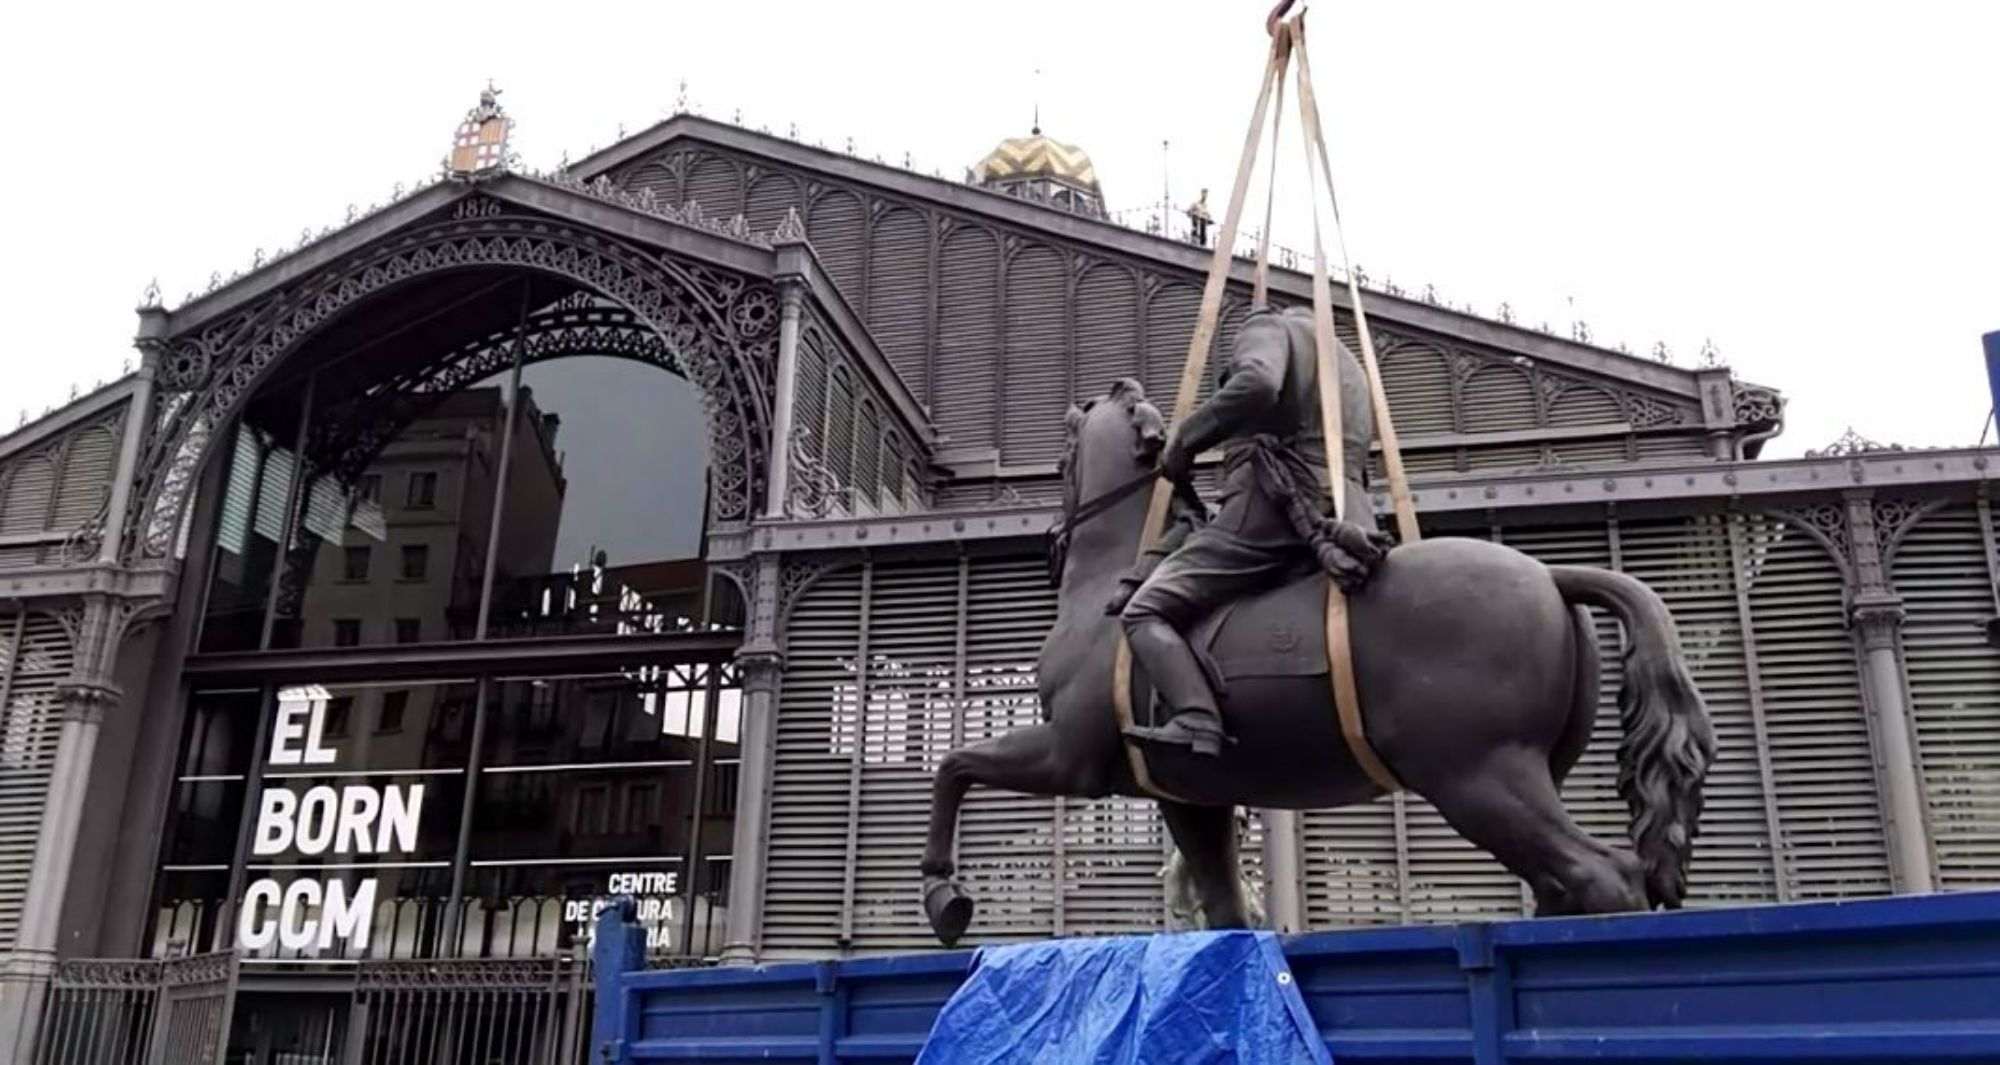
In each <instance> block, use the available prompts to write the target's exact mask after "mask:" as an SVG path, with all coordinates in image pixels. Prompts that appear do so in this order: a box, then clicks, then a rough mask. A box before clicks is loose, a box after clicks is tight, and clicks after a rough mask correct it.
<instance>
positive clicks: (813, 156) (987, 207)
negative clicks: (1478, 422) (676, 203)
mask: <svg viewBox="0 0 2000 1065" xmlns="http://www.w3.org/2000/svg"><path fill="white" fill-rule="evenodd" d="M681 143H690V144H693V143H699V144H706V145H712V146H716V147H720V148H724V149H727V150H728V151H730V152H733V153H737V154H739V155H742V156H745V157H751V158H757V159H762V160H767V161H769V162H770V163H773V164H778V165H782V166H784V167H788V168H794V169H798V170H803V171H807V172H810V173H813V174H816V175H821V176H824V177H826V178H829V179H834V180H838V181H841V182H846V183H852V184H854V185H860V186H867V187H869V188H871V189H874V190H879V191H881V192H884V193H891V194H894V195H896V196H898V197H904V198H908V199H910V200H913V201H916V202H920V203H924V204H928V205H933V206H936V207H940V208H946V209H950V210H955V211H962V212H966V213H968V214H973V215H978V216H982V217H985V218H989V219H992V220H993V221H995V222H998V223H1004V224H1005V225H1007V226H1009V227H1017V228H1019V229H1021V230H1025V231H1029V232H1033V233H1038V234H1042V235H1046V236H1048V237H1050V238H1054V239H1057V240H1060V241H1063V242H1066V243H1070V244H1073V245H1076V246H1080V247H1084V248H1088V249H1090V250H1092V251H1095V252H1098V253H1100V254H1104V255H1107V256H1115V257H1119V258H1126V259H1131V260H1137V261H1142V262H1145V263H1148V264H1151V265H1155V266H1158V267H1161V268H1165V269H1168V270H1174V271H1180V272H1185V273H1188V274H1192V275H1196V276H1200V275H1203V274H1205V273H1206V271H1207V269H1208V265H1209V258H1210V253H1209V252H1208V250H1206V249H1203V248H1199V247H1195V246H1191V245H1189V244H1186V243H1184V242H1181V241H1178V240H1171V239H1167V238H1164V237H1160V236H1156V235H1154V234H1150V233H1144V232H1140V231H1138V230H1133V229H1128V228H1126V227H1125V226H1122V225H1119V224H1117V223H1115V222H1110V221H1106V220H1101V219H1095V218H1090V217H1086V216H1083V215H1078V214H1074V213H1071V212H1067V211H1062V210H1058V209H1054V208H1051V207H1045V206H1042V205H1040V204H1036V203H1033V202H1030V201H1026V200H1022V199H1019V198H1016V197H1012V196H1006V195H1003V194H1000V193H997V192H993V191H990V190H987V189H983V188H979V187H976V186H972V185H967V184H964V183H961V182H956V181H950V180H945V179H940V178H937V177H932V176H929V175H925V174H921V173H917V172H915V171H912V170H905V169H902V168H898V167H894V166H889V165H886V164H883V163H876V162H870V161H868V160H864V159H860V158H856V157H854V156H849V155H844V154H841V153H837V152H832V151H828V150H826V149H823V148H816V147H812V146H810V145H806V144H801V143H798V142H796V141H791V140H786V139H784V138H782V137H777V136H773V135H771V134H768V133H759V132H756V131H753V130H749V129H744V128H742V127H738V126H733V125H729V124H727V123H723V122H718V121H715V120H712V119H708V118H702V117H699V116H695V115H689V114H680V115H675V116H673V117H671V118H668V119H666V120H664V121H661V122H659V123H656V124H654V125H653V126H651V127H648V128H647V129H644V130H641V131H639V132H638V133H635V134H633V135H631V136H629V137H627V138H625V139H624V140H622V141H619V142H618V143H616V144H614V145H611V146H610V147H607V148H604V149H602V150H599V151H597V152H594V153H592V154H591V155H589V156H588V157H586V158H584V159H583V160H581V161H580V162H577V163H575V164H573V167H572V169H573V170H574V171H575V172H576V173H577V174H578V175H580V176H582V177H584V178H585V179H594V178H597V177H600V176H609V175H612V174H614V173H616V172H618V171H620V170H621V169H623V168H626V167H629V166H631V165H633V164H635V163H643V162H644V161H645V160H647V159H649V158H651V157H655V156H658V155H660V154H661V153H662V152H663V151H666V150H668V149H670V148H672V147H674V146H676V145H677V144H681ZM1252 270H1253V264H1252V263H1250V262H1249V261H1247V260H1245V259H1241V258H1238V259H1237V260H1236V261H1234V262H1233V263H1231V276H1232V279H1233V280H1235V281H1237V282H1239V283H1241V284H1243V285H1248V284H1249V283H1250V280H1251V273H1252ZM1271 287H1272V290H1273V291H1274V292H1277V293H1280V294H1283V295H1289V296H1291V297H1292V298H1294V299H1296V300H1299V301H1310V300H1311V298H1312V290H1311V276H1310V275H1309V274H1306V273H1303V272H1301V271H1297V270H1291V269H1286V268H1284V267H1281V266H1278V265H1277V264H1273V266H1272V270H1271ZM1333 301H1334V305H1335V306H1336V307H1339V308H1346V307H1347V305H1348V300H1347V294H1346V292H1345V290H1344V289H1343V288H1341V287H1340V286H1335V288H1334V290H1333ZM1368 313H1369V316H1370V318H1371V319H1375V320H1378V321H1379V322H1380V323H1382V324H1384V325H1390V324H1393V325H1400V326H1403V327H1405V328H1409V329H1416V330H1421V331H1423V332H1426V333H1430V334H1434V335H1436V336H1438V337H1441V338H1449V339H1452V340H1462V341H1466V342H1470V343H1474V344H1479V345H1482V346H1485V347H1489V348H1494V349H1498V350H1501V351H1506V352H1509V353H1512V354H1519V355H1525V356H1528V357H1529V358H1532V359H1535V360H1538V361H1542V362H1546V363H1549V364H1551V365H1555V366H1561V367H1566V368H1569V369H1574V370H1579V371H1583V372H1586V373H1588V374H1591V375H1594V376H1599V377H1604V378H1609V379H1612V380H1615V381H1618V382H1623V383H1626V384H1631V385H1637V386H1641V387H1644V388H1647V389H1652V390H1656V391H1660V392H1667V393H1677V394H1680V395H1684V396H1688V397H1694V396H1696V395H1698V393H1699V387H1698V386H1697V384H1696V377H1697V374H1698V371H1696V370H1692V369H1686V368H1682V367H1677V366H1671V365H1666V364H1663V363H1660V362H1657V361H1654V360H1651V359H1646V358H1641V357H1639V356H1635V355H1631V354H1628V353H1625V352H1619V351H1614V350H1611V349H1608V348H1603V347H1599V346H1596V345H1593V344H1588V343H1583V342H1580V341H1576V340H1572V339H1567V338H1563V337H1557V336H1551V335H1549V334H1546V333H1541V332H1537V331H1535V330H1533V329H1528V328H1524V327H1522V326H1520V325H1517V324H1513V323H1508V322H1498V321H1494V320H1492V319H1488V318H1483V317H1480V316H1478V315H1475V314H1471V313H1467V312H1464V311H1459V310H1455V309H1453V308H1450V307H1444V306H1440V305H1436V304H1432V303H1427V302H1424V301H1423V300H1420V299H1410V298H1406V297H1404V296H1401V295H1396V294H1391V293H1387V292H1381V291H1377V290H1374V289H1370V290H1368Z"/></svg>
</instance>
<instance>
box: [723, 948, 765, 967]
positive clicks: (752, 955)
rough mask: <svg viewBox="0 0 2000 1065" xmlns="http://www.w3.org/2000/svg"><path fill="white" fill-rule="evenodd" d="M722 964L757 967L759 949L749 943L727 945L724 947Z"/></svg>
mask: <svg viewBox="0 0 2000 1065" xmlns="http://www.w3.org/2000/svg"><path fill="white" fill-rule="evenodd" d="M722 964H724V965H755V964H757V948H755V947H752V946H751V945H750V944H748V943H725V944H723V945H722Z"/></svg>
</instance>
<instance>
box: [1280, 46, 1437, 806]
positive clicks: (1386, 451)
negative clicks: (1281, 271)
mask: <svg viewBox="0 0 2000 1065" xmlns="http://www.w3.org/2000/svg"><path fill="white" fill-rule="evenodd" d="M1285 32H1286V34H1287V35H1288V36H1289V37H1290V38H1291V40H1292V50H1293V52H1295V53H1296V54H1297V55H1298V57H1299V127H1300V130H1301V136H1302V137H1304V139H1305V156H1306V188H1307V189H1308V190H1309V191H1310V192H1311V193H1312V218H1313V278H1312V296H1313V342H1314V343H1313V346H1314V348H1315V352H1314V354H1315V355H1316V356H1317V358H1318V360H1319V412H1320V421H1321V424H1322V426H1323V427H1324V428H1323V431H1324V433H1325V434H1326V475H1327V484H1328V485H1329V486H1330V489H1331V491H1332V493H1333V514H1334V517H1336V518H1342V519H1344V518H1345V517H1346V509H1347V507H1346V498H1347V493H1346V491H1345V490H1344V486H1345V484H1346V481H1347V477H1346V471H1345V469H1344V468H1343V467H1344V466H1345V465H1346V462H1347V445H1346V439H1345V436H1344V434H1343V431H1342V430H1343V426H1342V425H1341V409H1340V377H1339V376H1338V371H1337V369H1336V367H1337V365H1338V364H1337V363H1335V362H1334V359H1333V346H1334V344H1335V343H1336V342H1337V341H1336V339H1335V337H1334V332H1333V293H1332V291H1331V286H1330V285H1329V284H1328V283H1327V277H1326V245H1325V242H1324V241H1322V240H1321V239H1320V228H1319V188H1318V185H1319V179H1320V178H1321V177H1324V178H1325V179H1326V191H1327V197H1328V199H1329V200H1331V199H1332V198H1333V168H1332V167H1331V166H1330V165H1328V164H1327V158H1326V140H1325V138H1324V137H1323V136H1322V133H1321V127H1320V119H1319V100H1318V99H1317V98H1316V97H1315V96H1314V95H1313V84H1312V66H1311V64H1309V63H1307V62H1306V38H1305V16H1304V15H1303V14H1302V15H1300V16H1298V17H1297V18H1294V19H1292V20H1290V21H1289V22H1287V23H1285ZM1315 162H1317V163H1318V164H1319V166H1318V167H1315V166H1314V165H1313V164H1314V163H1315ZM1333 226H1334V233H1335V239H1336V240H1338V241H1339V242H1340V249H1341V258H1342V260H1343V262H1342V264H1341V265H1342V267H1343V268H1344V269H1345V270H1346V272H1347V296H1348V299H1349V300H1350V301H1351V302H1352V304H1353V307H1354V324H1355V328H1356V329H1357V330H1359V332H1360V334H1361V352H1362V364H1361V369H1362V375H1363V376H1364V377H1366V378H1367V379H1368V386H1369V387H1368V391H1369V399H1370V402H1371V403H1372V405H1373V406H1374V408H1375V421H1376V424H1377V426H1378V429H1377V433H1378V435H1380V436H1381V438H1382V455H1383V466H1384V467H1385V472H1387V473H1388V474H1389V484H1390V494H1391V496H1392V497H1393V498H1394V499H1395V500H1396V531H1397V533H1398V534H1399V535H1401V537H1402V538H1403V542H1404V543H1406V544H1407V543H1414V542H1416V539H1417V537H1418V535H1419V533H1418V531H1417V515H1416V510H1415V508H1414V507H1413V506H1411V505H1410V500H1409V488H1408V486H1407V485H1406V484H1404V481H1403V461H1402V455H1401V454H1399V453H1398V450H1397V446H1396V428H1395V425H1394V424H1393V423H1392V422H1391V421H1390V418H1389V399H1388V396H1387V395H1386V394H1384V392H1383V390H1382V374H1381V371H1380V369H1379V368H1378V367H1377V365H1376V362H1375V340H1374V338H1373V337H1371V336H1370V335H1369V332H1368V317H1367V312H1365V311H1363V310H1362V309H1361V286H1360V284H1359V283H1357V282H1356V281H1355V278H1354V264H1353V263H1352V262H1351V261H1345V260H1346V259H1347V237H1346V235H1345V234H1344V233H1342V232H1341V225H1340V214H1339V209H1338V207H1337V206H1336V208H1335V211H1334V219H1333ZM1348 620H1349V618H1348V609H1347V594H1346V593H1345V592H1343V591H1341V590H1340V585H1339V583H1338V582H1336V581H1335V580H1334V579H1333V578H1332V577H1331V576H1329V577H1328V578H1327V582H1326V661H1327V671H1328V673H1329V674H1330V675H1331V678H1332V682H1333V706H1334V712H1335V713H1336V715H1337V716H1338V717H1339V718H1340V735H1341V738H1343V739H1345V740H1346V741H1347V749H1348V751H1349V752H1350V753H1351V754H1353V755H1354V760H1355V761H1356V762H1357V763H1359V764H1360V766H1361V769H1362V771H1363V772H1365V773H1367V774H1368V779H1370V780H1372V781H1374V782H1375V786H1376V787H1379V788H1381V789H1382V790H1384V791H1387V792H1391V793H1394V792H1398V791H1401V790H1403V783H1402V781H1400V780H1398V779H1396V774H1395V773H1394V772H1392V771H1391V770H1390V769H1389V765H1388V763H1386V762H1384V761H1383V760H1382V756H1381V755H1379V754H1377V753H1376V752H1375V745H1374V744H1372V743H1369V742H1368V733H1367V728H1366V726H1365V723H1364V722H1363V721H1362V719H1361V691H1360V687H1359V686H1358V685H1357V684H1356V683H1355V680H1354V643H1353V640H1352V638H1351V637H1352V633H1351V631H1350V628H1349V624H1348Z"/></svg>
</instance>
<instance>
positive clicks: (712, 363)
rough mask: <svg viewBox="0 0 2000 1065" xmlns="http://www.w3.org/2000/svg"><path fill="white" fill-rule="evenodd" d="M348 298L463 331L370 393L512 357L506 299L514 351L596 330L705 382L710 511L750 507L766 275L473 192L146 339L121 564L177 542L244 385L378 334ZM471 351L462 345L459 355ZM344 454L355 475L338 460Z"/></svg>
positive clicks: (762, 389) (558, 346)
mask: <svg viewBox="0 0 2000 1065" xmlns="http://www.w3.org/2000/svg"><path fill="white" fill-rule="evenodd" d="M510 276H513V277H518V278H521V279H524V288H525V294H524V293H523V290H522V288H516V289H515V291H514V292H512V293H504V292H501V291H500V290H501V289H502V288H504V287H507V286H505V285H504V284H503V282H505V281H506V280H507V279H508V278H509V277H510ZM412 297H414V298H412ZM524 301H525V303H524ZM510 305H512V307H511V308H510ZM362 308H368V309H371V310H373V311H377V312H382V313H383V315H384V317H387V318H390V319H392V320H393V323H394V324H393V325H390V326H389V327H388V328H390V329H404V330H422V331H424V332H427V333H433V334H435V333H440V332H444V333H449V331H450V330H452V329H454V328H455V329H457V330H458V331H459V332H460V334H461V335H459V336H456V337H450V338H449V340H448V342H447V344H446V347H447V351H446V353H445V354H443V355H440V356H437V357H435V358H434V359H433V360H431V361H430V362H428V363H427V362H425V361H424V360H422V359H418V360H415V361H414V364H408V365H396V366H392V367H389V369H391V370H392V371H394V372H391V373H387V374H384V375H383V376H382V378H381V379H379V380H374V381H371V382H370V383H369V387H370V388H373V389H397V388H403V387H407V386H409V385H412V384H417V383H421V382H423V381H425V380H429V381H431V382H432V383H433V385H437V384H448V383H450V382H451V381H453V380H454V379H456V378H458V377H460V376H463V375H473V376H472V378H471V379H476V377H477V375H478V374H479V373H480V371H481V368H482V358H481V355H480V353H485V354H484V358H485V359H486V362H485V363H484V366H485V368H487V369H490V368H491V366H492V361H493V360H497V359H501V358H506V357H510V355H509V353H508V352H507V350H506V346H505V344H504V343H495V341H496V340H499V339H501V338H508V339H511V337H510V334H516V333H519V332H522V328H521V325H520V323H518V322H516V321H512V320H509V319H512V318H514V317H516V316H515V315H510V314H507V313H505V311H506V310H508V309H516V310H524V311H525V312H526V315H527V323H526V324H527V325H530V326H532V327H533V328H532V330H528V331H526V335H527V336H529V337H532V338H533V339H532V341H531V342H530V345H529V348H528V349H527V350H531V351H534V352H535V353H536V356H537V357H542V356H545V355H548V354H551V353H561V352H565V351H569V350H576V349H578V348H581V347H588V346H592V345H594V344H596V343H600V342H601V343H602V344H603V345H604V346H605V347H606V348H607V349H609V350H606V351H604V352H602V353H603V354H612V355H621V356H624V357H631V358H640V359H644V360H646V361H654V362H656V363H663V364H667V365H668V366H669V368H671V369H674V370H676V371H678V372H680V373H682V374H683V375H685V376H686V377H687V379H688V380H690V381H691V382H693V383H694V384H695V385H696V386H697V387H698V388H699V389H700V390H701V394H702V397H703V401H704V406H705V408H706V413H707V420H708V436H709V450H710V460H711V464H712V468H713V470H714V482H713V486H712V492H713V497H712V514H713V517H714V519H715V520H717V521H720V522H731V521H742V520H747V519H748V518H749V517H750V515H752V514H753V513H754V512H755V508H756V507H757V505H758V503H759V501H760V498H761V493H762V490H763V483H762V478H763V469H764V456H765V453H766V448H767V441H768V437H769V425H770V395H771V388H770V376H771V373H772V369H773V367H774V364H775V361H776V350H777V336H776V334H777V328H776V327H777V319H778V296H777V291H776V288H775V286H774V285H773V284H772V283H770V282H769V281H767V280H764V279H760V278H754V277H751V276H747V275H744V274H741V273H737V272H734V271H730V270H726V269H722V268H718V267H714V266H710V265H706V264H701V263H695V262H690V261H684V260H680V259H677V258H673V257H669V256H665V255H661V254H659V253H657V252H653V251H650V250H647V249H644V248H641V247H639V246H636V245H633V244H630V243H627V242H624V241H621V240H618V239H616V238H612V237H608V236H606V235H605V234H603V233H601V232H598V231H595V230H593V229H590V228H587V227H583V226H580V225H577V224H575V223H572V222H568V221H564V220H559V219H552V218H548V217H541V216H536V215H532V214H527V213H525V212H521V211H520V210H519V209H518V208H513V207H511V206H509V205H503V203H502V202H501V201H498V200H494V199H489V198H484V197H474V198H470V199H463V200H460V201H458V202H457V203H456V204H454V205H453V206H452V207H451V208H450V209H449V211H448V213H447V215H446V216H445V217H439V218H434V219H431V220H427V221H424V222H422V223H420V224H417V225H415V226H412V227H410V228H408V229H406V230H403V231H401V232H399V233H397V234H395V235H393V236H392V237H390V238H389V239H386V240H382V241H379V242H377V243H375V244H373V245H371V246H368V247H366V248H363V249H359V250H357V252H356V253H355V254H352V255H350V256H347V257H346V258H344V259H341V260H339V261H338V262H336V263H334V264H333V265H331V266H329V267H328V268H326V269H322V270H318V271H315V272H313V273H310V274H308V275H306V276H303V277H301V278H300V279H299V280H297V281H296V282H293V283H290V284H287V285H284V286H282V287H278V288H274V289H271V290H268V291H266V292H264V293H263V294H261V295H259V296H257V297H255V298H254V299H251V300H248V301H247V302H244V303H243V304H242V305H240V306H236V307H231V308H229V309H228V310H227V311H226V313H216V314H213V315H210V316H204V317H203V319H201V320H199V321H198V322H195V323H192V324H190V325H187V326H179V325H176V326H175V327H174V331H173V332H170V333H169V334H168V335H166V336H163V337H159V338H151V339H148V340H146V341H145V343H147V344H149V345H151V346H153V347H154V348H156V349H157V351H158V352H159V382H158V388H159V392H158V398H157V400H156V404H155V407H156V417H155V420H154V424H153V426H152V431H151V433H150V434H149V436H148V439H147V441H146V444H145V449H144V452H143V454H142V456H141V460H140V467H139V470H138V477H137V481H136V484H135V491H134V492H133V493H132V502H131V503H130V505H129V506H128V508H127V513H126V514H125V515H124V518H123V520H124V521H125V523H126V529H127V532H128V536H127V538H126V541H125V542H126V544H127V552H128V560H129V561H133V562H143V561H145V560H148V559H164V558H167V557H169V556H171V555H173V554H175V553H176V548H177V541H178V538H179V534H180V531H181V529H182V527H183V523H184V520H185V517H186V512H187V505H188V502H189V497H190V487H191V485H192V484H193V483H194V482H195V481H196V480H197V479H198V478H199V476H200V474H201V473H202V471H203V470H204V469H205V468H206V466H207V465H208V464H209V462H210V461H211V460H212V459H213V456H214V453H215V450H216V449H215V448H214V446H213V444H214V442H215V440H216V439H217V435H218V433H219V432H220V431H222V430H224V429H226V428H228V427H229V426H231V425H232V424H234V422H235V421H236V419H238V418H239V417H240V416H241V415H242V413H243V410H244V408H245V406H246V405H247V404H248V403H249V402H250V401H251V399H252V397H253V396H255V395H257V394H258V393H259V392H260V390H263V389H265V388H266V387H267V386H269V385H270V384H271V383H272V382H273V381H274V380H283V379H285V378H286V377H287V376H297V375H300V374H308V375H309V374H310V373H311V372H312V371H313V370H314V369H316V366H315V363H316V362H318V361H328V360H334V359H338V358H340V357H341V355H342V351H343V349H349V350H351V349H353V348H356V347H360V346H364V345H366V344H368V343H369V342H370V341H371V339H373V338H372V337H371V335H370V334H371V332H372V333H373V334H375V335H377V336H379V335H380V334H381V333H382V332H384V331H385V329H384V323H382V322H379V321H378V322H357V321H356V320H355V314H354V312H356V311H357V310H358V309H362ZM196 309H197V310H199V309H200V308H199V306H197V308H196ZM468 349H470V350H471V351H472V352H473V353H474V357H472V358H465V357H464V356H465V354H466V352H467V350H468ZM406 361H407V360H406ZM426 374H428V375H429V376H428V377H426ZM373 439H374V437H372V436H371V435H370V433H369V432H368V431H367V430H366V429H364V430H363V431H362V432H361V433H359V434H357V435H356V438H355V439H354V440H353V441H352V446H353V448H354V449H355V453H356V454H366V453H367V448H368V447H369V445H370V443H371V441H372V440H373ZM346 465H347V466H348V467H349V468H350V470H351V466H352V463H351V461H350V462H348V463H346Z"/></svg>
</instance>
